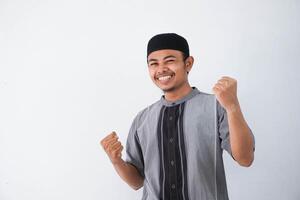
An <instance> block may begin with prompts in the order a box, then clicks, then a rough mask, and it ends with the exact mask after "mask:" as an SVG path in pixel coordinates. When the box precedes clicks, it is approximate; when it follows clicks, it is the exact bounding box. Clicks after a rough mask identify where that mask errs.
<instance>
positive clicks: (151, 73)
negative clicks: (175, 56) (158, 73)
mask: <svg viewBox="0 0 300 200" xmlns="http://www.w3.org/2000/svg"><path fill="white" fill-rule="evenodd" d="M154 74H155V73H154V71H153V70H150V69H149V76H150V77H151V79H152V80H154Z"/></svg>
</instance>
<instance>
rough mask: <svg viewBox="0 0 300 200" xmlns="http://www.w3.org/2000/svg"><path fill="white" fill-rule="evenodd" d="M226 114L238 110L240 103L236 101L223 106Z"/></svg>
mask: <svg viewBox="0 0 300 200" xmlns="http://www.w3.org/2000/svg"><path fill="white" fill-rule="evenodd" d="M225 110H226V112H227V114H230V113H236V112H238V111H239V110H240V105H239V104H238V103H233V104H230V105H229V106H227V107H226V108H225Z"/></svg>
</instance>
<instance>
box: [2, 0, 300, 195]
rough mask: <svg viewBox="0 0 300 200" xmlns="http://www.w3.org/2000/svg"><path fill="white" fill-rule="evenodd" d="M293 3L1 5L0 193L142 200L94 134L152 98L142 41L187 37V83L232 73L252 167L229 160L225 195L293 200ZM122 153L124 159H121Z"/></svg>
mask: <svg viewBox="0 0 300 200" xmlns="http://www.w3.org/2000/svg"><path fill="white" fill-rule="evenodd" d="M299 10H300V1H297V0H294V1H292V0H251V1H250V0H248V1H238V0H230V1H221V0H220V1H215V0H210V1H208V0H201V1H174V0H172V1H158V0H152V1H141V0H129V1H122V0H119V1H116V0H115V1H108V0H102V1H95V0H88V1H71V0H60V1H53V0H52V1H34V0H32V1H21V0H11V1H8V0H1V1H0V199H1V200H39V199H43V200H53V199H56V200H65V199H73V200H82V199H88V200H93V199H94V200H96V199H115V200H116V199H128V200H129V199H140V197H141V191H142V190H140V191H138V192H136V191H133V190H132V189H131V188H129V186H127V185H126V184H125V183H124V182H123V181H122V180H121V179H120V178H119V177H118V176H117V174H116V173H115V171H114V169H113V167H112V165H111V164H110V161H109V159H108V158H107V156H106V154H105V153H104V151H103V150H102V148H101V147H100V145H99V141H100V140H101V139H102V138H103V137H104V136H105V135H107V134H108V133H110V132H111V131H113V130H115V131H116V132H117V133H118V134H119V135H120V139H121V141H122V142H123V143H124V144H125V141H126V137H127V133H128V130H129V127H130V125H131V122H132V120H133V118H134V116H135V115H136V114H137V112H138V111H140V110H141V109H143V108H144V107H146V106H148V105H149V104H152V103H153V102H154V101H156V100H158V99H159V98H160V96H161V95H162V93H161V91H160V90H159V89H158V88H156V86H155V85H154V84H153V83H152V82H151V80H150V78H149V76H148V71H147V65H146V44H147V42H148V40H149V38H150V37H152V36H153V35H154V34H157V33H162V32H176V33H179V34H181V35H183V36H184V37H186V38H187V40H188V42H189V44H190V49H191V54H192V55H193V56H194V57H195V64H194V68H193V70H192V72H191V73H190V83H191V85H193V86H196V87H198V88H199V89H200V90H202V91H204V92H209V93H211V88H212V86H213V84H214V83H215V82H216V81H217V80H218V79H219V78H220V77H221V76H222V75H228V76H232V77H234V78H236V79H237V80H238V96H239V100H240V104H241V106H242V110H243V112H244V116H245V118H246V120H247V122H248V124H249V126H250V127H251V128H252V130H253V132H254V134H255V137H256V154H255V156H256V157H255V162H254V164H253V165H252V166H251V167H250V168H242V167H239V166H238V165H237V164H236V163H235V162H234V161H233V160H232V159H231V158H230V157H229V156H228V155H227V154H224V155H225V156H224V157H225V165H226V175H227V181H228V190H229V195H230V199H231V200H240V199H243V200H252V199H260V200H269V199H270V200H271V199H272V200H282V199H286V200H297V199H300V191H299V185H300V173H299V167H300V156H299V150H300V147H299V146H300V145H299V141H300V136H299V135H300V134H299V128H300V125H299V111H300V108H299V97H300V90H299V80H300V75H299V73H300V70H299V64H300V56H299V52H300V38H299V35H300V28H299V24H300V14H299ZM123 155H124V154H123Z"/></svg>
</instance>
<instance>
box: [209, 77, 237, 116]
mask: <svg viewBox="0 0 300 200" xmlns="http://www.w3.org/2000/svg"><path fill="white" fill-rule="evenodd" d="M212 90H213V92H214V93H215V95H216V98H217V99H218V101H219V102H220V104H221V105H222V106H223V107H224V108H225V109H226V111H227V112H230V111H234V110H235V109H236V108H237V106H239V103H238V98H237V81H236V80H235V79H234V78H231V77H229V76H222V78H221V79H220V80H218V82H217V83H216V84H215V85H214V87H213V89H212Z"/></svg>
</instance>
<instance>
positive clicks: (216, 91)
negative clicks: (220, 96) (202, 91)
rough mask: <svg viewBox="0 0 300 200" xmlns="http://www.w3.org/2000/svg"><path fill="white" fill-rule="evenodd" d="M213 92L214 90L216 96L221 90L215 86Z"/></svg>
mask: <svg viewBox="0 0 300 200" xmlns="http://www.w3.org/2000/svg"><path fill="white" fill-rule="evenodd" d="M212 90H213V92H214V93H215V94H217V93H219V92H220V91H221V89H220V88H218V87H216V86H214V87H213V88H212Z"/></svg>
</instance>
